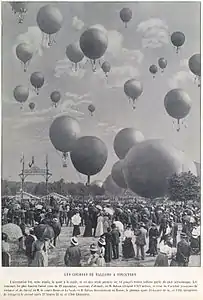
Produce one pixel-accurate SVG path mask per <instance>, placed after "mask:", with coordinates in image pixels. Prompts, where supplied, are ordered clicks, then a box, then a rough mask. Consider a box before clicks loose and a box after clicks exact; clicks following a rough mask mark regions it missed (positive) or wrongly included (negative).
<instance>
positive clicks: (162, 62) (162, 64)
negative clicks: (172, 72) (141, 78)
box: [158, 57, 167, 69]
mask: <svg viewBox="0 0 203 300" xmlns="http://www.w3.org/2000/svg"><path fill="white" fill-rule="evenodd" d="M158 64H159V67H160V68H161V69H165V68H166V66H167V60H166V59H165V58H163V57H161V58H159V60H158Z"/></svg>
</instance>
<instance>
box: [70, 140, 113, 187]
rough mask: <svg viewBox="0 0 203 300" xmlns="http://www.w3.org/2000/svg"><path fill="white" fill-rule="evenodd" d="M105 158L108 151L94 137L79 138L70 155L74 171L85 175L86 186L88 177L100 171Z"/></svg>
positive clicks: (88, 181) (100, 141)
mask: <svg viewBox="0 0 203 300" xmlns="http://www.w3.org/2000/svg"><path fill="white" fill-rule="evenodd" d="M107 156H108V150H107V147H106V145H105V144H104V142H103V141H102V140H100V139H99V138H97V137H95V136H83V137H81V138H79V139H78V140H77V141H76V142H75V144H74V147H73V150H72V151H71V153H70V157H71V161H72V163H73V165H74V167H75V169H76V170H77V171H78V172H80V173H81V174H84V175H87V177H88V179H87V185H89V184H90V176H92V175H96V174H97V173H99V172H100V171H101V170H102V168H103V167H104V165H105V163H106V160H107Z"/></svg>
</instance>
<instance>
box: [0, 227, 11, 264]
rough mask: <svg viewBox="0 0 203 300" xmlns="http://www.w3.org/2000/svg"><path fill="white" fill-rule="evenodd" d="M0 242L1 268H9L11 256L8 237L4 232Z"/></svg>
mask: <svg viewBox="0 0 203 300" xmlns="http://www.w3.org/2000/svg"><path fill="white" fill-rule="evenodd" d="M1 241H2V242H1V248H2V250H1V255H2V256H1V257H2V267H10V265H11V255H10V253H9V243H8V235H7V234H5V233H4V232H2V236H1Z"/></svg>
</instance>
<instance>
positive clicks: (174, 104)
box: [164, 89, 192, 131]
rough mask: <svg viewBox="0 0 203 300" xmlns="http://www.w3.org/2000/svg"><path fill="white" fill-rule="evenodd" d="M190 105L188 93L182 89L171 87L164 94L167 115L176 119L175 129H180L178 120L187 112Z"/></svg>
mask: <svg viewBox="0 0 203 300" xmlns="http://www.w3.org/2000/svg"><path fill="white" fill-rule="evenodd" d="M191 105H192V101H191V99H190V97H189V95H188V94H187V93H186V92H185V91H184V90H182V89H173V90H171V91H169V92H168V93H167V94H166V96H165V98H164V106H165V109H166V111H167V113H168V114H169V116H171V117H172V118H174V119H177V123H178V125H177V131H180V120H181V119H183V118H185V117H186V116H187V115H188V114H189V112H190V109H191Z"/></svg>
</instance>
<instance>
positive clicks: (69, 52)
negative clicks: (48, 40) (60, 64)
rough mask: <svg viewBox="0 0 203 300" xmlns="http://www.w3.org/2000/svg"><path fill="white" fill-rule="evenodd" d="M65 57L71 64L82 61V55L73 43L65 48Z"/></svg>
mask: <svg viewBox="0 0 203 300" xmlns="http://www.w3.org/2000/svg"><path fill="white" fill-rule="evenodd" d="M66 56H67V57H68V59H69V60H70V61H71V62H73V63H75V64H77V63H79V62H80V61H81V60H82V59H83V57H84V54H83V53H82V51H81V49H80V47H79V45H78V43H75V44H70V45H68V46H67V48H66Z"/></svg>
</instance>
